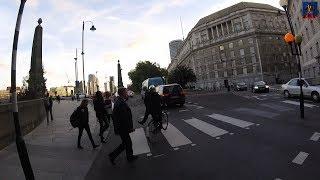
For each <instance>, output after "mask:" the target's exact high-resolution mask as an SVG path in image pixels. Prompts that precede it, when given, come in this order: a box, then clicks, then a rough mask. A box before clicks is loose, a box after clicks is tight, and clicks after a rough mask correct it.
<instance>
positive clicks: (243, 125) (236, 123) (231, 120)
mask: <svg viewBox="0 0 320 180" xmlns="http://www.w3.org/2000/svg"><path fill="white" fill-rule="evenodd" d="M208 116H209V117H211V118H213V119H216V120H219V121H222V122H225V123H228V124H232V125H234V126H238V127H241V128H247V127H249V126H251V125H253V124H254V123H251V122H247V121H243V120H240V119H236V118H232V117H228V116H224V115H221V114H211V115H208Z"/></svg>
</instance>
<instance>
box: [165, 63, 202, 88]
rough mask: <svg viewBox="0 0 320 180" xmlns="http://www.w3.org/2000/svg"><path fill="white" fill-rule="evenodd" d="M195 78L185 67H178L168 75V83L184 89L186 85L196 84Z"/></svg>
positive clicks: (190, 70)
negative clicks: (178, 85) (176, 84)
mask: <svg viewBox="0 0 320 180" xmlns="http://www.w3.org/2000/svg"><path fill="white" fill-rule="evenodd" d="M196 81H197V77H196V75H195V74H194V72H193V70H192V69H191V68H189V67H187V66H178V67H177V68H176V69H174V70H173V71H172V72H170V73H169V75H168V82H169V83H178V84H180V85H181V86H182V87H183V88H185V87H186V85H187V83H190V82H196Z"/></svg>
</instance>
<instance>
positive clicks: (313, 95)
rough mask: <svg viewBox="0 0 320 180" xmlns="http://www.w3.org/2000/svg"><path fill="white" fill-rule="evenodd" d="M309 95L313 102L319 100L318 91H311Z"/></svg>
mask: <svg viewBox="0 0 320 180" xmlns="http://www.w3.org/2000/svg"><path fill="white" fill-rule="evenodd" d="M311 97H312V100H313V101H314V102H318V101H319V93H317V92H312V93H311Z"/></svg>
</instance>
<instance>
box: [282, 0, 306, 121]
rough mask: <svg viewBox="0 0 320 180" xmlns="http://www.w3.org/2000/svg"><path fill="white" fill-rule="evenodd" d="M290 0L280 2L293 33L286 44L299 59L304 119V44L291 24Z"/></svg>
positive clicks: (302, 114)
mask: <svg viewBox="0 0 320 180" xmlns="http://www.w3.org/2000/svg"><path fill="white" fill-rule="evenodd" d="M288 3H289V2H288V0H280V1H279V4H280V6H282V7H283V9H284V11H285V13H286V16H287V20H288V23H289V26H290V31H291V33H287V34H286V35H285V37H284V39H285V41H286V43H288V44H289V45H290V47H291V53H292V55H295V56H296V57H297V62H298V72H299V82H298V84H299V86H300V98H299V99H300V117H301V119H304V96H303V90H302V86H303V84H304V80H302V73H301V62H300V56H301V54H302V53H301V43H302V37H301V36H300V35H297V36H296V35H295V33H294V29H293V26H292V22H291V16H290V13H289V11H288Z"/></svg>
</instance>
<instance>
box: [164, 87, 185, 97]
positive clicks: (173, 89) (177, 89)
mask: <svg viewBox="0 0 320 180" xmlns="http://www.w3.org/2000/svg"><path fill="white" fill-rule="evenodd" d="M181 91H182V88H181V87H180V86H178V85H175V86H164V87H163V93H164V94H171V95H179V94H180V93H181Z"/></svg>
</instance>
